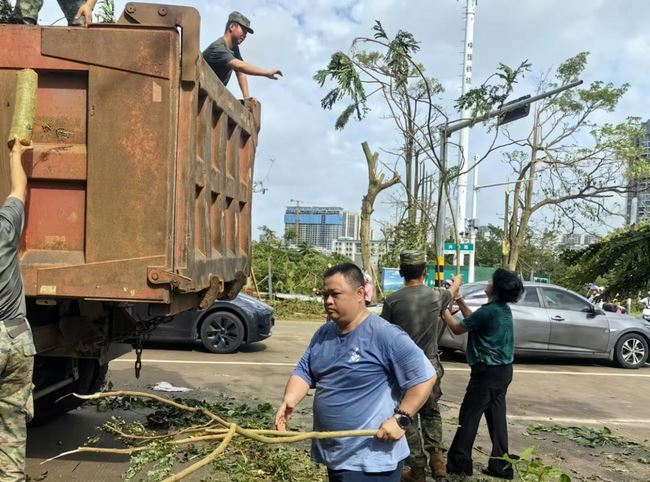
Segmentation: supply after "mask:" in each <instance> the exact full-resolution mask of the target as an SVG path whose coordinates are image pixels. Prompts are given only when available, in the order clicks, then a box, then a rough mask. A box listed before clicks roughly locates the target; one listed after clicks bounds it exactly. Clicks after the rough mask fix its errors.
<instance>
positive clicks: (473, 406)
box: [442, 269, 524, 479]
mask: <svg viewBox="0 0 650 482" xmlns="http://www.w3.org/2000/svg"><path fill="white" fill-rule="evenodd" d="M523 291H524V287H523V284H522V282H521V280H520V279H519V277H518V276H517V275H516V274H515V273H513V272H512V271H508V270H506V269H498V270H496V271H495V272H494V275H493V276H492V279H491V280H490V281H489V282H488V285H487V288H485V294H486V295H487V297H488V302H487V304H485V305H483V306H481V307H480V308H479V309H478V310H476V311H472V310H471V309H470V308H469V307H468V306H467V305H466V304H465V302H464V300H463V299H462V298H459V299H458V300H456V302H457V304H458V307H459V308H460V310H461V312H462V314H463V317H464V319H463V320H462V321H458V320H457V319H456V318H454V317H453V316H452V315H451V313H450V312H449V310H445V311H444V312H443V316H442V318H443V320H444V321H445V323H446V324H447V326H448V327H449V329H451V331H452V332H453V333H455V334H456V335H460V334H462V333H465V332H467V363H469V365H470V367H471V375H470V380H469V384H468V385H467V391H466V392H465V398H464V399H463V403H462V404H461V406H460V414H459V416H458V429H457V430H456V435H455V437H454V440H453V442H452V443H451V447H450V448H449V452H448V453H447V472H448V473H450V474H465V475H472V472H473V470H472V446H473V445H474V440H475V439H476V433H477V431H478V426H479V422H480V421H481V417H482V416H483V414H485V420H486V421H487V425H488V430H489V432H490V439H491V440H492V455H491V458H490V462H489V463H488V467H487V469H484V470H483V473H485V474H487V475H491V476H493V477H500V478H504V479H512V478H513V477H514V472H513V469H512V466H510V464H508V463H507V462H505V461H503V460H498V459H497V457H503V455H504V454H506V453H508V426H507V424H506V393H507V391H508V385H510V382H511V381H512V361H513V358H514V352H515V339H514V333H513V328H512V313H511V311H510V306H508V303H515V302H517V301H518V300H519V298H521V295H522V294H523Z"/></svg>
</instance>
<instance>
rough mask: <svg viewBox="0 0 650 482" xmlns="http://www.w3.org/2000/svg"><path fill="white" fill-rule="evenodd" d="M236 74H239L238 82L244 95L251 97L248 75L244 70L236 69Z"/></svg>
mask: <svg viewBox="0 0 650 482" xmlns="http://www.w3.org/2000/svg"><path fill="white" fill-rule="evenodd" d="M235 75H236V76H237V82H238V83H239V88H240V89H241V95H242V97H243V98H244V99H247V98H249V97H250V94H249V93H248V78H247V77H246V74H245V73H243V72H238V71H235Z"/></svg>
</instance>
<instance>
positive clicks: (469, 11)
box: [456, 0, 477, 266]
mask: <svg viewBox="0 0 650 482" xmlns="http://www.w3.org/2000/svg"><path fill="white" fill-rule="evenodd" d="M476 1H477V0H467V6H466V9H465V52H464V57H463V76H462V79H463V83H462V85H461V96H463V95H465V94H466V93H467V91H469V90H470V89H471V88H472V62H473V59H472V57H473V55H474V20H475V17H476ZM471 115H472V114H471V112H470V111H469V109H463V110H462V111H461V114H460V116H461V118H463V119H468V118H470V117H471ZM458 146H459V150H458V167H459V168H460V172H461V174H460V175H459V176H458V191H457V193H458V204H457V210H456V229H457V231H458V233H459V234H460V237H461V238H464V237H466V235H467V233H466V232H465V230H466V223H467V165H468V164H469V162H468V161H469V127H465V128H464V129H462V130H461V131H460V132H459V134H458ZM464 261H465V255H464V254H463V253H462V252H461V253H460V265H461V266H463V265H464V264H465V263H464Z"/></svg>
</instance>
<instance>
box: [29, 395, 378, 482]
mask: <svg viewBox="0 0 650 482" xmlns="http://www.w3.org/2000/svg"><path fill="white" fill-rule="evenodd" d="M74 396H76V397H78V398H81V399H82V400H99V399H102V398H111V397H134V398H146V399H149V400H152V401H154V402H157V403H159V404H162V405H167V406H169V407H173V408H175V409H178V410H182V411H185V412H188V413H195V414H200V415H203V416H204V417H206V418H207V419H208V422H206V423H204V424H201V425H197V426H193V427H189V428H186V429H183V430H178V431H175V432H169V433H166V434H158V435H135V434H129V433H126V432H124V431H123V430H121V429H120V428H118V426H116V425H115V424H113V423H107V424H106V425H105V427H106V429H107V430H108V431H110V432H112V433H113V434H115V435H117V436H118V437H122V438H124V439H131V440H134V441H137V442H138V443H141V442H146V443H148V444H147V445H142V446H138V447H129V448H123V449H113V448H101V447H78V448H77V449H75V450H70V451H67V452H63V453H61V454H59V455H57V456H55V457H52V458H50V459H47V460H44V461H43V462H41V463H43V464H44V463H46V462H50V461H52V460H55V459H58V458H60V457H65V456H68V455H72V454H76V453H81V452H84V453H89V452H90V453H100V454H113V455H128V456H131V455H133V454H134V453H137V452H142V451H145V450H148V449H149V448H151V447H150V444H151V443H153V442H157V441H162V440H168V443H169V444H170V445H174V446H182V445H189V444H195V443H205V442H215V441H218V440H220V441H221V442H220V444H219V445H218V446H217V447H216V448H215V449H214V450H213V451H212V452H210V453H209V454H208V455H206V456H205V457H203V458H202V459H201V460H199V461H198V462H196V463H194V464H192V465H190V466H188V467H186V468H185V469H183V470H181V471H180V472H179V473H177V474H175V475H172V476H170V477H168V478H166V479H165V480H164V482H173V481H178V480H181V479H183V478H185V477H187V476H188V475H190V474H192V473H194V472H196V471H197V470H199V469H200V468H202V467H204V466H206V465H208V464H210V463H211V462H212V461H214V460H215V459H216V458H217V457H219V455H221V454H222V453H223V452H224V451H225V450H226V448H227V447H228V444H229V443H230V442H231V441H232V439H233V438H234V437H235V436H241V437H244V438H247V439H250V440H255V441H257V442H261V443H265V444H286V443H295V442H301V441H304V440H312V439H329V438H345V437H373V436H375V435H376V434H377V430H345V431H338V432H280V431H277V430H268V429H247V428H242V427H240V426H239V425H237V424H236V423H231V422H228V421H226V420H225V419H223V418H222V417H220V416H219V415H218V414H216V413H214V412H212V411H210V410H208V409H207V408H205V407H190V406H188V405H185V404H183V403H179V402H175V401H173V400H169V399H167V398H163V397H160V396H158V395H154V394H151V393H145V392H135V391H128V390H122V391H117V392H102V393H95V394H92V395H78V394H76V393H75V394H74ZM187 434H193V435H192V436H190V437H186V438H176V437H179V436H181V435H187Z"/></svg>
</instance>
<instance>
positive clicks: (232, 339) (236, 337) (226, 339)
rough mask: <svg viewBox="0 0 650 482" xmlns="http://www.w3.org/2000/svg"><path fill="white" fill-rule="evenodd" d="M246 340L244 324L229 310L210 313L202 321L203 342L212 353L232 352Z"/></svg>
mask: <svg viewBox="0 0 650 482" xmlns="http://www.w3.org/2000/svg"><path fill="white" fill-rule="evenodd" d="M243 341H244V324H243V323H242V322H241V320H240V319H239V317H238V316H237V315H234V314H233V313H230V312H228V311H215V312H213V313H210V314H209V315H208V316H207V317H206V318H205V320H203V323H201V342H202V343H203V346H204V347H205V349H206V350H208V351H209V352H212V353H232V352H234V351H235V350H237V349H238V348H239V347H240V346H241V344H242V342H243Z"/></svg>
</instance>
